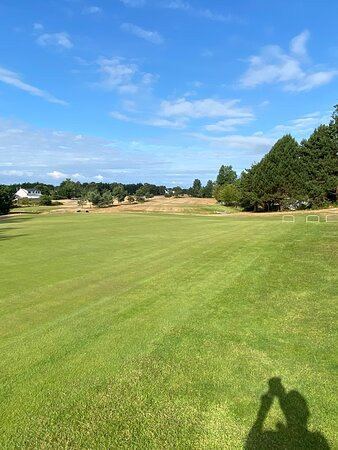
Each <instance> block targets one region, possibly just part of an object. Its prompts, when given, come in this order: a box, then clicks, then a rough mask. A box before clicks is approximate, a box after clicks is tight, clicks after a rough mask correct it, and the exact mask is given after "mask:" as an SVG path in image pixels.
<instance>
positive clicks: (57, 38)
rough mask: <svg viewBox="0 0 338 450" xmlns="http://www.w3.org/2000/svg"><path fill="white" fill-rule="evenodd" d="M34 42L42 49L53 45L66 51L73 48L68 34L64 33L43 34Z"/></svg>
mask: <svg viewBox="0 0 338 450" xmlns="http://www.w3.org/2000/svg"><path fill="white" fill-rule="evenodd" d="M36 42H37V43H38V44H39V45H41V46H42V47H46V46H48V45H54V46H56V47H63V48H67V49H70V48H72V47H73V43H72V41H71V39H70V36H69V34H68V33H66V32H64V31H63V32H61V33H43V34H41V35H40V36H39V37H38V38H37V40H36Z"/></svg>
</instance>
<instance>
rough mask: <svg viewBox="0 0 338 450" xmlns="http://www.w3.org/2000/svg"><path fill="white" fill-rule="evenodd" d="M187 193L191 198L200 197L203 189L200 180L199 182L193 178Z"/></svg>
mask: <svg viewBox="0 0 338 450" xmlns="http://www.w3.org/2000/svg"><path fill="white" fill-rule="evenodd" d="M189 193H190V195H191V196H192V197H202V195H203V189H202V183H201V180H199V179H198V178H195V180H194V182H193V185H192V188H190V189H189Z"/></svg>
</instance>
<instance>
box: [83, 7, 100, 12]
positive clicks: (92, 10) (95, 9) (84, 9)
mask: <svg viewBox="0 0 338 450" xmlns="http://www.w3.org/2000/svg"><path fill="white" fill-rule="evenodd" d="M102 13H103V9H102V8H101V7H100V6H86V7H84V8H83V10H82V14H102Z"/></svg>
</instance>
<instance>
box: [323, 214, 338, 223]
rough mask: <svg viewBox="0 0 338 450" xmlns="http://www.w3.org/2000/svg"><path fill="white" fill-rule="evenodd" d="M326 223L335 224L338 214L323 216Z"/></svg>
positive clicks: (337, 220)
mask: <svg viewBox="0 0 338 450" xmlns="http://www.w3.org/2000/svg"><path fill="white" fill-rule="evenodd" d="M325 222H326V223H337V222H338V214H327V215H326V216H325Z"/></svg>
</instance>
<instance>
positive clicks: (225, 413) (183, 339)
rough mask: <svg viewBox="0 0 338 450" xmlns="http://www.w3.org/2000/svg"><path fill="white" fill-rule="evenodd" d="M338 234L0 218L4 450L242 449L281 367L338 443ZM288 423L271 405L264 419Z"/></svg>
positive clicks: (273, 222)
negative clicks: (336, 326) (337, 251)
mask: <svg viewBox="0 0 338 450" xmlns="http://www.w3.org/2000/svg"><path fill="white" fill-rule="evenodd" d="M337 232H338V225H337V224H334V223H333V224H325V223H321V224H319V225H317V224H309V225H306V224H305V223H304V219H303V217H297V222H296V223H295V224H283V225H282V224H281V223H280V218H278V217H267V218H266V217H264V218H263V217H262V218H259V217H258V218H246V217H212V218H211V217H193V216H168V215H158V214H156V215H95V214H93V215H90V214H89V215H67V214H66V215H61V216H58V215H55V216H51V215H46V216H43V215H42V216H41V215H40V216H21V217H16V218H10V219H5V220H3V219H2V220H1V221H0V255H1V258H0V278H1V284H0V286H1V291H0V354H1V358H0V377H1V384H0V448H1V449H13V448H29V449H40V448H43V449H50V448H53V449H60V448H69V449H80V448H86V449H94V448H121V449H122V448H123V449H124V448H126V449H127V448H128V449H129V448H135V449H140V448H142V449H143V448H145V449H159V448H161V449H171V448H180V449H189V448H196V449H225V448H226V449H240V448H243V446H244V445H245V441H246V438H247V435H248V433H249V430H250V428H251V426H252V425H253V423H254V420H255V418H256V414H257V411H258V408H259V405H260V396H261V394H263V393H264V392H266V390H267V382H268V380H269V379H270V378H271V377H274V376H279V377H281V378H282V382H283V384H284V386H285V388H286V389H287V390H289V389H296V390H297V391H299V392H300V393H301V394H302V395H303V397H304V398H305V399H306V402H307V404H308V407H309V410H310V412H311V416H310V419H309V423H308V427H309V430H310V431H314V430H317V431H319V432H321V433H322V434H323V435H324V436H325V438H326V440H327V441H328V443H329V445H330V446H331V447H332V448H337V431H336V430H337V427H336V424H337V409H336V394H337V392H338V389H337V387H338V386H337V379H336V378H335V375H336V369H337V361H336V355H337V351H336V350H337V349H336V343H337V339H336V337H337V336H336V334H335V331H336V329H335V324H336V321H335V312H336V302H337V289H336V288H337V284H336V282H337V253H336V250H337ZM283 420H284V418H283V415H282V413H281V411H280V409H279V408H278V404H277V403H276V402H275V403H274V404H273V406H272V409H271V411H270V413H269V415H268V417H267V420H266V428H275V424H276V422H277V421H283ZM257 448H265V447H263V446H260V447H259V446H258V447H257ZM288 448H289V447H288Z"/></svg>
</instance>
